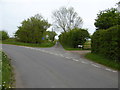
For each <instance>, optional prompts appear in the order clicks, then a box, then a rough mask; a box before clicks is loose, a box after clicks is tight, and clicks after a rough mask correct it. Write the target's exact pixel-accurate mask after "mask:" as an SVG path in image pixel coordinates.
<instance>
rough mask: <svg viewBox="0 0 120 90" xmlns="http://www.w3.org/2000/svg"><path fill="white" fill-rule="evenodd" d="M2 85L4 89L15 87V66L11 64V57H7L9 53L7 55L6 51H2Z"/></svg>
mask: <svg viewBox="0 0 120 90" xmlns="http://www.w3.org/2000/svg"><path fill="white" fill-rule="evenodd" d="M1 58H2V60H1V62H2V64H1V68H0V70H1V73H2V74H1V77H0V78H2V80H1V84H0V85H1V86H2V89H3V90H4V89H5V88H11V87H13V83H14V81H15V80H14V74H13V68H12V66H11V63H10V59H9V58H8V57H7V55H5V53H3V52H1Z"/></svg>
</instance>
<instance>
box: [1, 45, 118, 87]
mask: <svg viewBox="0 0 120 90" xmlns="http://www.w3.org/2000/svg"><path fill="white" fill-rule="evenodd" d="M2 49H3V51H4V52H5V53H6V54H7V55H8V56H9V57H10V58H11V59H12V60H11V61H12V65H13V67H14V71H15V76H16V88H118V72H117V71H115V70H112V69H110V68H107V67H105V66H102V65H99V64H96V63H94V62H91V61H89V60H86V59H84V58H82V57H81V56H80V55H79V54H77V53H71V52H67V51H64V50H63V49H62V48H61V47H59V46H55V47H52V48H32V47H24V46H15V45H3V46H2Z"/></svg>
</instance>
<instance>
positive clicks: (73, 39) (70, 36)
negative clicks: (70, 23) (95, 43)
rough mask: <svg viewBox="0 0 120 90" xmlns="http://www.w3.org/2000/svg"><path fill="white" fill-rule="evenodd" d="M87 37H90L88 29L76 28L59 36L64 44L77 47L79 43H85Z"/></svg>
mask: <svg viewBox="0 0 120 90" xmlns="http://www.w3.org/2000/svg"><path fill="white" fill-rule="evenodd" d="M87 38H89V33H88V31H87V30H85V29H78V28H75V29H73V30H70V31H68V32H64V33H62V34H61V35H60V36H59V41H60V43H61V44H62V45H63V46H67V47H70V48H77V46H78V44H80V45H83V44H84V43H85V42H86V40H87Z"/></svg>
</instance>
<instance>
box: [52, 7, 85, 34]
mask: <svg viewBox="0 0 120 90" xmlns="http://www.w3.org/2000/svg"><path fill="white" fill-rule="evenodd" d="M53 20H54V24H53V25H54V27H57V28H60V29H62V30H63V31H64V32H67V31H69V30H72V29H74V28H80V27H81V26H82V23H83V21H82V19H81V17H79V16H78V14H77V13H76V12H75V11H74V8H73V7H70V8H68V9H67V8H65V7H62V8H60V9H59V10H56V11H54V12H53Z"/></svg>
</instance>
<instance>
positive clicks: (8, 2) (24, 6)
mask: <svg viewBox="0 0 120 90" xmlns="http://www.w3.org/2000/svg"><path fill="white" fill-rule="evenodd" d="M118 1H119V0H0V30H6V31H7V32H8V33H9V35H10V36H12V35H13V33H15V32H16V30H17V26H20V25H21V24H20V23H21V22H22V21H23V20H24V19H27V18H29V17H31V16H34V15H35V14H41V15H42V16H43V17H44V18H45V19H48V21H49V23H52V18H51V16H52V12H53V11H54V10H56V9H59V8H60V7H63V6H65V7H71V6H72V7H74V9H75V11H76V12H77V13H78V14H79V16H80V17H81V18H82V19H83V28H87V29H88V31H89V33H90V34H92V33H93V32H94V31H95V27H94V22H95V20H94V19H95V18H96V16H97V13H98V12H99V11H100V10H105V9H108V8H111V7H117V5H116V3H117V2H118Z"/></svg>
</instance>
